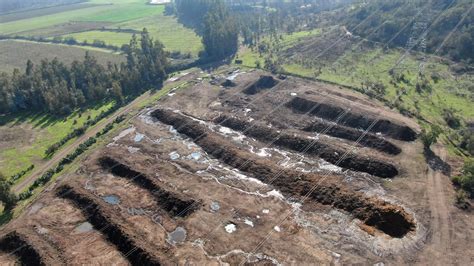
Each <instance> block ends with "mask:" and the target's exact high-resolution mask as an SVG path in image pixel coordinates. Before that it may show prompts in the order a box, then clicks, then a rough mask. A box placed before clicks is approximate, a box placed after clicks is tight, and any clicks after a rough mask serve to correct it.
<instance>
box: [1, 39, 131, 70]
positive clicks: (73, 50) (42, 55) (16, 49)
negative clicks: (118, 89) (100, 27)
mask: <svg viewBox="0 0 474 266" xmlns="http://www.w3.org/2000/svg"><path fill="white" fill-rule="evenodd" d="M86 51H88V52H89V53H90V54H91V55H92V56H94V57H95V58H96V59H97V61H98V62H100V63H101V64H103V65H106V64H107V62H112V63H115V64H120V63H121V62H124V61H125V58H124V56H123V55H120V54H114V53H112V52H110V51H108V50H105V49H99V48H93V47H79V46H69V45H60V44H49V43H37V42H30V41H20V40H18V41H17V40H2V41H0V55H1V56H0V72H7V73H9V74H11V73H12V71H13V69H15V68H18V69H19V70H20V71H21V72H23V71H24V70H25V67H26V62H27V61H28V59H30V60H31V61H32V62H33V63H34V64H39V63H41V60H43V59H48V60H50V61H51V60H53V59H54V58H55V57H56V58H58V59H60V61H61V62H63V63H65V64H71V63H72V62H73V61H74V60H78V61H82V60H83V59H84V55H85V53H86Z"/></svg>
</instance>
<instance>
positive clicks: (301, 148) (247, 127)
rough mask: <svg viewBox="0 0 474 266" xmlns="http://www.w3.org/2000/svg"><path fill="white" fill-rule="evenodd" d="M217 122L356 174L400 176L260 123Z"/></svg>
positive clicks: (377, 164)
mask: <svg viewBox="0 0 474 266" xmlns="http://www.w3.org/2000/svg"><path fill="white" fill-rule="evenodd" d="M215 122H216V123H218V124H221V125H223V126H226V127H229V128H232V129H234V130H237V131H243V132H244V134H245V135H247V136H249V137H253V138H256V139H258V140H260V141H263V142H264V143H274V144H275V145H277V146H279V147H283V148H286V149H290V150H294V151H296V152H305V153H307V154H311V155H314V156H318V157H321V158H323V159H324V160H326V161H328V162H330V163H333V164H336V163H338V165H339V166H341V167H344V168H348V169H351V170H354V171H359V172H365V173H369V174H372V175H375V176H379V177H384V178H391V177H394V176H396V175H397V174H398V170H397V169H396V168H395V166H393V165H391V164H390V163H386V162H383V161H380V160H378V159H374V158H370V157H365V156H359V155H357V154H355V155H354V154H349V155H347V156H345V157H343V155H344V153H345V151H344V150H341V149H338V148H334V147H331V146H329V145H326V144H324V143H320V142H317V141H315V140H312V139H308V138H304V137H302V136H298V135H296V134H290V133H288V132H285V131H284V130H278V131H277V130H275V129H272V128H268V127H266V126H264V125H262V124H259V123H258V122H253V123H251V122H247V121H244V120H241V119H237V118H235V117H228V116H219V117H218V118H216V119H215Z"/></svg>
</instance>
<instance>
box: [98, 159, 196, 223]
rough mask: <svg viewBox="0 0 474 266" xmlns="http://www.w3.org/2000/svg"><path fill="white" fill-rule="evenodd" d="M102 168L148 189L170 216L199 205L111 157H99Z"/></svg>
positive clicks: (193, 209)
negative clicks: (165, 188) (167, 189)
mask: <svg viewBox="0 0 474 266" xmlns="http://www.w3.org/2000/svg"><path fill="white" fill-rule="evenodd" d="M99 163H100V165H101V166H102V168H104V169H106V170H107V171H110V172H111V173H113V174H115V175H117V176H120V177H124V178H127V179H130V180H131V181H132V182H134V183H136V184H137V185H139V186H140V187H142V188H144V189H146V190H148V191H150V192H151V193H152V194H153V196H154V197H155V199H156V201H157V202H158V204H159V205H160V206H161V208H163V209H164V210H166V211H167V212H168V213H169V214H170V215H172V216H178V217H186V216H187V215H189V214H190V213H192V212H193V211H195V210H196V208H197V207H199V204H198V203H197V202H196V201H194V200H192V199H186V200H184V199H181V197H180V196H178V195H176V194H175V193H172V192H169V191H166V190H164V189H163V188H161V187H160V186H159V185H158V184H157V182H156V181H155V180H154V179H153V178H150V177H148V176H146V175H145V174H143V173H140V172H137V171H135V170H133V169H131V168H130V167H129V166H127V165H125V164H122V163H120V162H118V161H117V160H115V159H113V158H111V157H102V158H99Z"/></svg>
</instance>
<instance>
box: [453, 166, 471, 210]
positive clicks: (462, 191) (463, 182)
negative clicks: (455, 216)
mask: <svg viewBox="0 0 474 266" xmlns="http://www.w3.org/2000/svg"><path fill="white" fill-rule="evenodd" d="M453 183H454V184H455V185H456V186H457V187H458V188H459V190H458V191H457V192H456V205H457V206H458V207H460V208H462V209H468V208H469V207H470V203H469V201H468V198H471V199H472V198H474V159H472V158H469V159H466V161H465V163H464V167H463V170H462V173H461V175H458V176H455V177H453Z"/></svg>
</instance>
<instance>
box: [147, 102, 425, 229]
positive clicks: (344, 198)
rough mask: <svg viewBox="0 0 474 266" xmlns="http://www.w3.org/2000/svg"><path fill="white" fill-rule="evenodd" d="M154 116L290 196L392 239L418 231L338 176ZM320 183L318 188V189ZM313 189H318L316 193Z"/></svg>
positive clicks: (179, 119)
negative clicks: (288, 165)
mask: <svg viewBox="0 0 474 266" xmlns="http://www.w3.org/2000/svg"><path fill="white" fill-rule="evenodd" d="M152 116H154V117H155V118H157V119H158V120H160V121H161V122H163V123H165V124H168V125H171V126H173V127H174V128H175V129H176V130H178V132H179V133H181V134H184V135H186V136H188V137H189V138H191V139H193V140H194V141H195V143H196V144H197V145H199V146H200V147H202V148H203V149H204V150H205V151H206V152H207V153H208V154H210V155H211V156H213V157H215V158H217V159H219V160H220V161H222V162H224V163H226V164H228V165H230V166H232V167H234V168H237V169H239V170H241V171H243V172H246V173H247V174H249V175H251V176H253V177H255V178H257V179H259V180H261V181H262V182H264V183H267V184H269V183H271V185H272V186H274V187H276V188H277V189H279V190H280V191H281V192H282V193H283V194H284V195H286V196H296V197H303V196H305V195H307V194H309V200H312V201H314V202H317V203H320V204H324V205H329V206H333V207H335V208H337V209H341V210H344V211H347V212H348V213H350V214H351V215H352V216H353V217H355V218H358V219H360V220H361V221H362V222H364V223H365V224H366V225H368V226H372V227H374V228H376V229H378V230H380V231H381V232H383V233H385V234H387V235H389V236H391V237H396V238H401V237H403V236H405V235H406V234H408V233H409V232H411V231H414V230H415V227H416V226H415V221H414V218H413V216H412V215H411V214H409V213H408V212H406V211H405V210H404V209H403V208H402V207H400V206H398V205H394V204H391V203H389V202H386V201H384V200H381V199H378V198H375V197H368V196H365V195H364V194H363V193H361V192H356V191H353V190H351V189H350V188H348V187H347V186H345V185H344V184H342V183H341V182H339V181H340V180H339V179H338V178H337V177H333V176H328V177H322V176H320V175H318V174H313V173H311V174H305V173H301V172H297V171H294V170H287V169H282V168H281V167H279V166H278V165H276V164H274V163H273V162H271V161H269V160H266V159H261V158H258V157H256V156H255V155H253V154H251V153H249V152H246V151H242V150H240V149H239V148H238V147H236V146H235V145H234V144H232V143H231V142H230V141H229V140H227V139H225V138H224V137H222V136H220V135H219V134H217V133H214V132H212V131H210V130H209V129H208V128H207V127H205V126H203V125H201V124H199V123H198V122H196V121H194V120H192V119H190V118H187V117H185V116H183V115H181V114H178V113H175V112H173V111H171V110H164V109H157V110H155V111H153V112H152ZM316 184H318V186H316V187H315V185H316ZM312 188H316V189H315V190H314V191H312ZM311 191H312V193H310V192H311Z"/></svg>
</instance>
